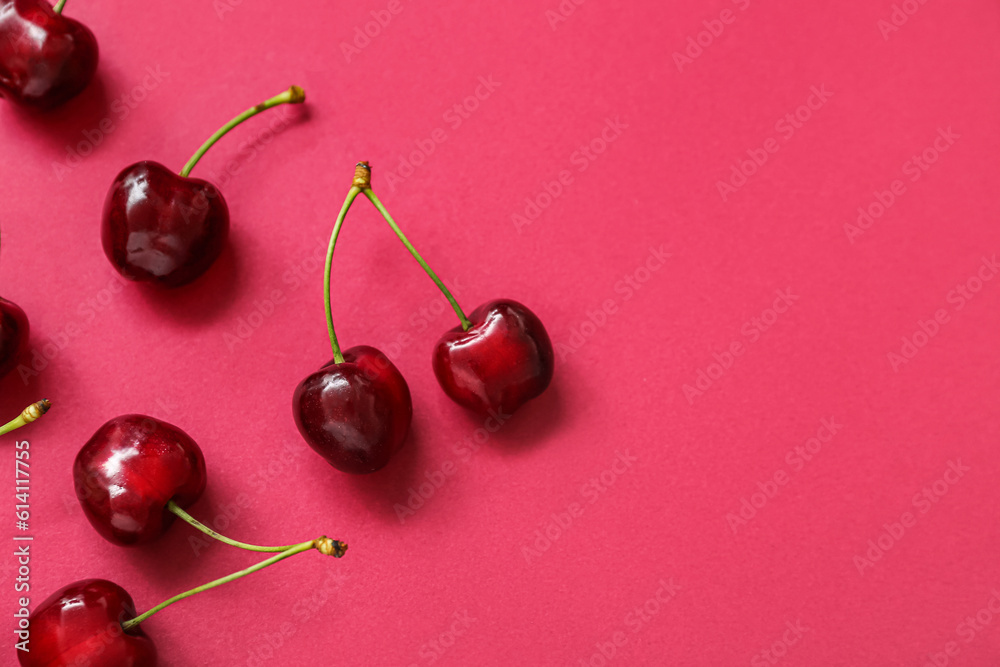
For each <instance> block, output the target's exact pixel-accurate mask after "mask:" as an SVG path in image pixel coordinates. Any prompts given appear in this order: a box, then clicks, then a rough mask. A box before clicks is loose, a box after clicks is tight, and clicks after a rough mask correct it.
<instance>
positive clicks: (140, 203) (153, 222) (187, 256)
mask: <svg viewBox="0 0 1000 667" xmlns="http://www.w3.org/2000/svg"><path fill="white" fill-rule="evenodd" d="M228 237H229V207H228V206H226V200H225V199H223V198H222V193H220V192H219V191H218V190H217V189H216V187H215V186H214V185H212V184H211V183H209V182H208V181H203V180H201V179H200V178H185V177H183V176H178V175H177V174H175V173H174V172H172V171H170V170H169V169H167V168H166V167H164V166H163V165H162V164H159V163H157V162H148V161H145V162H139V163H136V164H134V165H132V166H131V167H128V168H126V169H124V170H122V172H121V173H120V174H118V176H117V177H116V178H115V180H114V183H112V184H111V190H109V191H108V197H107V199H106V200H105V202H104V215H103V218H102V223H101V241H102V243H103V244H104V254H105V255H107V256H108V259H109V260H111V263H112V264H113V265H114V267H115V268H116V269H117V270H118V272H119V273H120V274H122V276H124V277H125V278H128V279H129V280H137V281H142V282H148V283H154V284H157V285H160V286H162V287H179V286H181V285H184V284H187V283H189V282H191V281H192V280H194V279H195V278H197V277H198V276H200V275H201V274H203V273H204V272H205V271H207V270H208V267H210V266H211V265H212V263H213V262H214V261H215V260H216V259H217V258H218V257H219V254H220V253H221V252H222V249H223V247H225V245H226V239H227V238H228Z"/></svg>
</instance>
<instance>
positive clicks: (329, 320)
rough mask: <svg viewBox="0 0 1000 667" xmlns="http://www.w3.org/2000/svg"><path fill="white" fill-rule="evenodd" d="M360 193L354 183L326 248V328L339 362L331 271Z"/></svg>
mask: <svg viewBox="0 0 1000 667" xmlns="http://www.w3.org/2000/svg"><path fill="white" fill-rule="evenodd" d="M359 194H361V188H360V187H358V186H357V185H352V186H351V189H350V190H348V192H347V199H345V200H344V205H343V206H341V207H340V215H338V216H337V222H336V224H334V226H333V233H332V234H330V246H329V247H328V248H327V249H326V273H325V274H324V275H323V301H324V302H325V304H326V330H327V332H329V334H330V347H332V348H333V360H334V361H335V362H336V363H338V364H342V363H344V355H343V353H341V351H340V343H338V342H337V332H336V331H334V330H333V305H332V304H331V303H330V272H331V270H332V269H333V249H334V248H335V247H336V245H337V237H338V236H340V228H341V227H342V226H343V225H344V219H345V218H346V217H347V212H348V211H349V210H350V209H351V204H353V203H354V200H355V198H357V196H358V195H359Z"/></svg>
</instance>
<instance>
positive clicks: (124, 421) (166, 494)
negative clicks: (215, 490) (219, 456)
mask: <svg viewBox="0 0 1000 667" xmlns="http://www.w3.org/2000/svg"><path fill="white" fill-rule="evenodd" d="M73 482H74V485H75V486H76V496H77V498H79V500H80V504H81V505H82V506H83V511H84V514H86V515H87V519H89V520H90V523H91V524H92V525H93V526H94V528H95V529H96V530H97V532H98V533H100V534H101V536H103V537H104V538H105V539H107V540H108V541H110V542H113V543H114V544H118V545H122V546H131V545H136V544H144V543H148V542H151V541H152V540H155V539H156V538H157V537H159V536H160V535H162V534H163V533H164V532H165V531H166V530H167V528H169V527H170V524H171V523H173V519H174V513H173V512H172V511H171V509H170V508H169V507H168V504H170V503H171V501H173V503H174V504H175V505H177V506H179V507H187V506H190V505H192V504H194V502H195V501H196V500H198V498H199V497H200V496H201V494H202V492H203V491H204V490H205V459H204V457H203V456H202V453H201V449H199V448H198V445H197V444H196V443H195V441H194V440H192V439H191V438H190V436H188V435H187V434H186V433H185V432H184V431H182V430H180V429H179V428H177V427H176V426H172V425H170V424H167V423H166V422H163V421H160V420H158V419H154V418H152V417H145V416H143V415H124V416H122V417H117V418H115V419H112V420H111V421H109V422H108V423H106V424H104V425H103V426H101V428H99V429H98V430H97V432H96V433H95V434H94V435H93V437H91V438H90V440H88V441H87V443H86V444H85V445H84V446H83V448H82V449H81V450H80V452H79V454H77V456H76V461H75V462H74V464H73Z"/></svg>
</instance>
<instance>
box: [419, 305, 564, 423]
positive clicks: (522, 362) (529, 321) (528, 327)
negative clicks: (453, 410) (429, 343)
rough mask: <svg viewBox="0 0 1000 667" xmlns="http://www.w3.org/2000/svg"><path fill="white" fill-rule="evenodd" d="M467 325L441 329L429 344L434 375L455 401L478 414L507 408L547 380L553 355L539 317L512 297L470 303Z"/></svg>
mask: <svg viewBox="0 0 1000 667" xmlns="http://www.w3.org/2000/svg"><path fill="white" fill-rule="evenodd" d="M469 321H470V322H471V323H472V326H471V327H470V328H469V330H468V331H463V330H462V327H461V326H458V327H455V328H454V329H451V330H449V331H446V332H445V334H444V335H443V336H441V339H440V340H439V341H438V343H437V345H436V346H435V348H434V354H433V358H432V364H433V366H434V375H436V376H437V379H438V382H439V383H440V385H441V388H442V389H444V392H445V393H446V394H447V395H448V396H449V397H451V399H452V400H454V401H455V402H456V403H458V404H459V405H462V406H464V407H467V408H469V409H471V410H475V411H476V412H479V413H481V414H488V413H490V412H491V411H492V412H499V413H501V414H506V415H510V414H513V412H514V411H515V410H517V409H518V408H519V407H521V405H523V404H524V403H525V402H527V401H529V400H531V399H532V398H535V397H536V396H538V395H539V394H541V393H542V392H543V391H545V389H546V388H547V387H548V386H549V383H550V382H551V381H552V372H553V365H554V358H555V355H554V353H553V351H552V342H551V341H550V340H549V335H548V333H547V332H546V331H545V327H544V326H543V325H542V322H541V320H539V319H538V317H537V316H536V315H535V314H534V313H532V312H531V311H530V310H528V308H527V307H525V306H523V305H521V304H520V303H518V302H516V301H510V300H507V299H498V300H494V301H489V302H487V303H484V304H483V305H481V306H479V307H478V308H476V309H475V310H474V311H472V313H471V314H470V316H469Z"/></svg>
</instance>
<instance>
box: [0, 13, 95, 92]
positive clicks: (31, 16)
mask: <svg viewBox="0 0 1000 667" xmlns="http://www.w3.org/2000/svg"><path fill="white" fill-rule="evenodd" d="M65 4H66V0H59V3H58V4H57V5H56V6H55V7H53V6H51V5H50V4H49V3H48V2H46V0H0V97H4V98H6V99H8V100H10V101H11V102H13V103H14V104H16V105H18V106H20V107H26V108H29V109H35V110H40V111H45V110H49V109H53V108H55V107H57V106H59V105H60V104H63V103H64V102H66V101H68V100H69V99H71V98H73V97H75V96H76V95H78V94H79V93H80V92H81V91H83V89H84V88H86V87H87V85H88V84H89V83H90V81H91V79H93V78H94V73H95V72H96V71H97V59H98V49H97V40H96V39H95V38H94V33H92V32H91V31H90V30H89V29H88V28H87V27H86V26H84V25H83V24H82V23H80V22H79V21H76V20H74V19H71V18H68V17H66V16H63V15H62V10H63V5H65Z"/></svg>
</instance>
